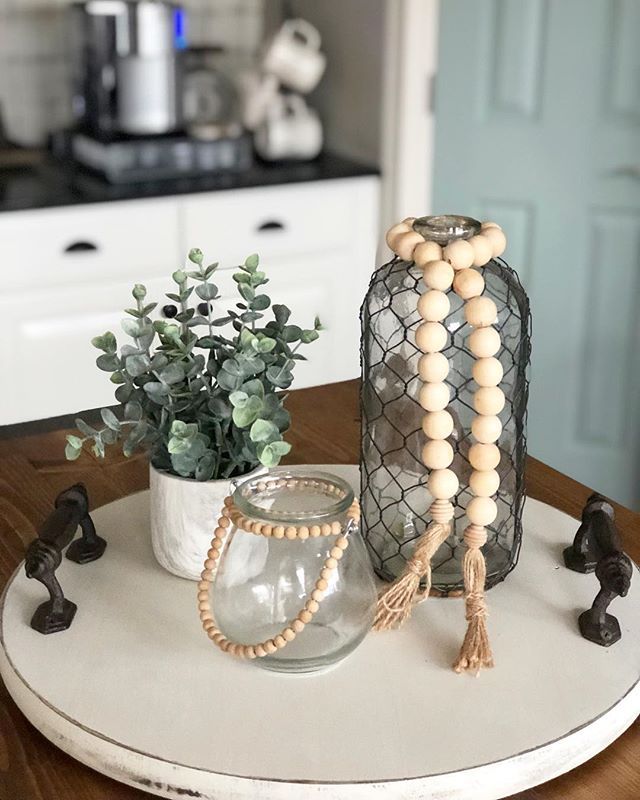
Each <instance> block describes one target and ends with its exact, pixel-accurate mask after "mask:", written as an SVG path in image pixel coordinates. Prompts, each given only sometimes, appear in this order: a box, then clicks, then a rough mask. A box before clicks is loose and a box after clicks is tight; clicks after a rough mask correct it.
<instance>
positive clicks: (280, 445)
mask: <svg viewBox="0 0 640 800" xmlns="http://www.w3.org/2000/svg"><path fill="white" fill-rule="evenodd" d="M269 447H270V448H271V450H272V451H273V452H274V453H275V454H276V455H277V456H279V457H282V456H286V455H287V453H289V452H290V451H291V445H290V444H289V442H285V441H282V440H280V441H276V442H271V443H270V445H269Z"/></svg>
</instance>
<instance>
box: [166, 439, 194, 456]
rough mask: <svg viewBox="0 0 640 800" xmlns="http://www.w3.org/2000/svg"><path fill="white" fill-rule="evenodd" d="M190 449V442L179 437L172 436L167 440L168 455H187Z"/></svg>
mask: <svg viewBox="0 0 640 800" xmlns="http://www.w3.org/2000/svg"><path fill="white" fill-rule="evenodd" d="M190 449H191V442H190V441H189V439H181V438H180V437H179V436H172V437H171V438H170V439H169V443H168V445H167V450H168V451H169V452H170V453H172V454H173V453H188V452H189V450H190Z"/></svg>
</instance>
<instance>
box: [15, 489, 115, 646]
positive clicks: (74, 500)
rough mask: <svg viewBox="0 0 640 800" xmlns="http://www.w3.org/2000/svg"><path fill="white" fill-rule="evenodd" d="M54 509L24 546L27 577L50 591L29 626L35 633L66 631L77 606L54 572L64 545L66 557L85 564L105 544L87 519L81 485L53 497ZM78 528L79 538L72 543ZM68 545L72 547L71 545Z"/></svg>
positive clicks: (86, 501)
mask: <svg viewBox="0 0 640 800" xmlns="http://www.w3.org/2000/svg"><path fill="white" fill-rule="evenodd" d="M55 506H56V507H55V510H54V511H52V512H51V514H49V516H48V517H47V519H46V520H45V521H44V523H43V524H42V525H41V526H40V529H39V531H38V537H37V538H36V539H34V540H33V541H32V542H31V543H30V544H29V546H28V547H27V552H26V555H25V560H24V568H25V572H26V575H27V578H35V579H36V580H37V581H40V583H41V584H42V585H43V586H44V587H45V588H46V589H47V591H48V592H49V600H47V601H46V602H45V603H42V604H41V605H39V606H38V608H37V609H36V611H35V613H34V615H33V617H32V618H31V627H32V628H33V629H34V630H36V631H38V633H45V634H46V633H56V632H57V631H64V630H66V629H67V628H68V627H69V626H70V625H71V623H72V622H73V617H74V615H75V613H76V605H75V603H72V602H71V601H70V600H69V599H68V598H66V597H65V596H64V592H63V591H62V587H61V586H60V584H59V583H58V579H57V577H56V570H57V568H58V567H59V566H60V563H61V561H62V551H63V550H64V548H65V547H67V545H69V547H68V550H67V558H68V559H70V560H71V561H75V562H76V563H77V564H88V563H89V562H90V561H95V560H96V559H98V558H100V557H101V556H102V554H103V553H104V551H105V548H106V546H107V543H106V542H105V540H104V539H102V538H101V537H100V536H98V535H97V533H96V529H95V527H94V524H93V520H92V519H91V517H90V516H89V498H88V497H87V490H86V488H85V487H84V485H83V484H81V483H76V484H75V485H74V486H71V487H70V488H69V489H66V490H65V491H64V492H61V493H60V494H59V495H58V497H57V498H56V503H55ZM78 525H79V526H80V528H81V530H82V537H81V538H80V539H76V541H72V539H73V538H74V536H75V535H76V531H77V528H78ZM70 543H71V544H70Z"/></svg>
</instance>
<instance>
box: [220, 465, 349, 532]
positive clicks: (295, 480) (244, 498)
mask: <svg viewBox="0 0 640 800" xmlns="http://www.w3.org/2000/svg"><path fill="white" fill-rule="evenodd" d="M353 500H354V495H353V489H352V488H351V486H349V484H348V483H347V482H346V481H344V480H343V479H342V478H339V477H338V476H337V475H332V474H330V473H328V472H319V471H316V470H306V469H304V468H303V467H277V468H275V469H272V470H269V472H268V473H267V474H265V475H257V476H255V477H252V478H249V479H248V480H246V481H244V482H243V483H241V484H239V485H238V486H237V488H236V490H235V492H234V495H233V502H234V505H235V507H236V508H237V509H238V511H240V513H241V514H243V515H244V516H246V517H248V518H250V519H257V520H265V521H266V522H280V521H282V522H284V521H286V522H288V523H290V524H292V525H295V524H296V522H299V523H300V524H305V523H307V522H309V521H310V520H315V519H321V520H322V519H336V518H337V517H339V516H341V515H342V514H344V513H346V511H347V510H348V508H349V506H351V504H352V503H353Z"/></svg>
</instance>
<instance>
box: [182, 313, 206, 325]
mask: <svg viewBox="0 0 640 800" xmlns="http://www.w3.org/2000/svg"><path fill="white" fill-rule="evenodd" d="M208 324H209V320H208V319H207V318H206V317H202V316H200V315H199V314H198V315H197V316H195V317H192V318H191V319H190V320H189V321H188V322H187V327H188V328H195V327H196V325H208Z"/></svg>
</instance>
